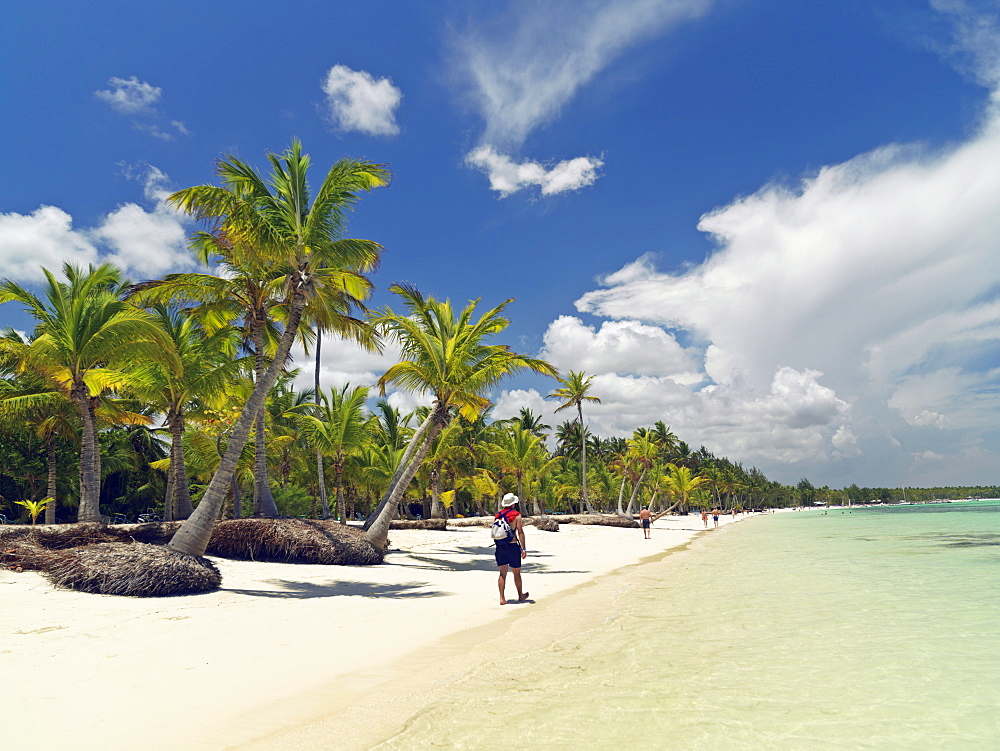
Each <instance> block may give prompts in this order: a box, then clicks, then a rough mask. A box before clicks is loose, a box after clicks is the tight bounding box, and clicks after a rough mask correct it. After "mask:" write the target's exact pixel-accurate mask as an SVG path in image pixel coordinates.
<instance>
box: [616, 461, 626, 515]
mask: <svg viewBox="0 0 1000 751" xmlns="http://www.w3.org/2000/svg"><path fill="white" fill-rule="evenodd" d="M624 496H625V474H624V472H623V473H622V484H621V487H620V488H618V516H625V509H623V508H622V498H623V497H624Z"/></svg>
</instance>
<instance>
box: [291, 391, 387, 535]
mask: <svg viewBox="0 0 1000 751" xmlns="http://www.w3.org/2000/svg"><path fill="white" fill-rule="evenodd" d="M367 399H368V389H367V388H365V387H363V386H355V387H354V388H351V387H350V385H349V384H347V385H345V386H344V387H343V388H342V389H340V390H339V391H337V390H335V389H331V390H330V392H329V393H328V394H323V395H322V396H321V397H320V404H319V412H318V416H317V415H315V414H308V413H306V414H303V415H300V416H299V421H300V424H301V425H302V429H303V432H304V433H305V435H306V438H307V439H308V440H309V443H310V444H311V445H312V446H313V447H314V448H315V450H316V451H318V452H319V453H320V454H322V455H323V456H324V457H329V458H330V459H332V460H333V476H334V488H335V491H334V492H335V493H336V495H335V499H336V508H337V518H338V519H340V521H341V522H342V523H343V524H347V514H346V510H345V507H344V467H345V465H346V463H347V460H348V459H349V458H350V456H351V455H353V454H355V453H357V452H359V451H360V450H361V448H362V447H363V446H364V445H365V444H366V443H367V442H368V441H370V440H371V437H372V432H373V426H372V424H371V419H370V418H369V417H368V416H367V415H366V414H365V401H366V400H367ZM322 497H323V498H325V497H326V496H325V494H324V495H323V496H322ZM322 514H323V518H324V519H329V518H330V509H329V506H324V507H323V511H322Z"/></svg>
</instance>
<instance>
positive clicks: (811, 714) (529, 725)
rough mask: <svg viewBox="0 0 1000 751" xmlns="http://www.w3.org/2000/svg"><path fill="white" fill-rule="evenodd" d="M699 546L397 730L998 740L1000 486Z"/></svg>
mask: <svg viewBox="0 0 1000 751" xmlns="http://www.w3.org/2000/svg"><path fill="white" fill-rule="evenodd" d="M695 548H696V549H693V550H689V551H683V552H680V553H675V554H673V555H671V556H668V557H667V559H665V560H664V561H661V562H654V563H649V564H645V565H643V566H641V567H639V568H638V569H637V570H636V572H635V573H634V575H631V576H630V577H629V579H628V582H629V586H628V587H627V591H625V592H624V593H622V594H621V596H620V597H618V598H617V599H616V600H615V603H614V610H613V612H610V613H608V618H607V620H606V622H605V623H603V625H601V626H599V627H597V628H592V629H590V630H588V631H586V632H583V633H579V634H573V635H568V636H567V637H565V638H563V639H560V640H559V641H558V642H557V643H556V644H554V645H552V646H551V647H550V648H549V649H546V650H542V651H541V652H536V653H534V654H532V655H530V656H529V657H527V658H524V659H521V660H520V661H519V662H518V664H516V665H512V666H507V667H508V668H509V673H507V674H503V675H501V674H498V673H496V672H495V671H493V672H491V670H489V669H486V668H485V667H484V669H483V670H478V671H476V674H474V675H472V676H469V677H467V678H466V679H464V680H462V681H461V682H459V683H458V684H456V686H455V687H454V689H453V690H451V691H450V693H449V695H448V696H447V697H446V698H445V699H444V700H441V701H438V702H437V703H435V704H434V705H432V706H430V707H429V708H428V709H427V710H426V711H424V712H422V713H420V714H419V715H418V716H417V717H415V718H413V719H412V720H411V721H410V723H409V724H408V726H407V728H406V730H405V731H404V732H403V733H401V734H400V735H399V736H397V737H396V738H394V739H392V740H391V741H389V742H388V743H387V744H385V747H386V748H404V749H410V748H470V749H491V748H498V749H499V748H507V747H509V746H512V745H513V746H526V747H534V748H545V749H569V748H578V747H580V745H581V744H586V745H587V746H589V747H591V748H621V747H626V748H628V747H631V748H634V749H675V748H677V749H689V748H690V749H736V748H751V749H758V748H759V749H765V748H766V749H826V748H829V749H856V748H872V749H883V748H884V749H925V748H947V749H960V748H969V749H996V748H1000V503H997V502H975V503H963V504H939V505H918V506H896V507H888V508H880V509H853V510H845V511H844V512H841V511H840V510H839V509H831V510H830V511H829V512H828V513H826V514H823V512H821V511H808V512H800V513H787V514H775V515H773V516H770V517H768V518H766V519H757V520H748V521H747V522H746V523H741V524H739V525H735V526H733V527H730V528H727V529H724V530H722V531H721V532H720V533H709V535H707V536H706V537H705V538H704V544H702V543H701V542H699V543H696V544H695ZM567 633H568V634H572V624H567Z"/></svg>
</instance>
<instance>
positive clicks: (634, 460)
mask: <svg viewBox="0 0 1000 751" xmlns="http://www.w3.org/2000/svg"><path fill="white" fill-rule="evenodd" d="M637 433H638V434H637V435H636V436H635V437H634V438H632V439H631V440H630V441H629V442H628V452H627V456H628V458H629V461H630V465H631V466H632V468H633V471H635V470H638V472H639V477H638V478H637V479H636V481H635V485H633V486H632V495H631V496H630V497H629V501H628V508H627V509H626V510H625V513H624V516H632V513H633V512H634V510H635V501H636V498H638V497H639V489H640V488H641V487H642V482H643V480H645V479H646V474H647V473H648V472H649V469H650V467H652V466H653V462H654V461H655V460H656V455H657V454H658V453H659V446H657V445H656V442H655V441H653V440H652V439H651V438H649V437H648V435H646V434H642V433H640V432H638V431H637ZM618 513H619V514H621V513H622V510H621V499H619V502H618Z"/></svg>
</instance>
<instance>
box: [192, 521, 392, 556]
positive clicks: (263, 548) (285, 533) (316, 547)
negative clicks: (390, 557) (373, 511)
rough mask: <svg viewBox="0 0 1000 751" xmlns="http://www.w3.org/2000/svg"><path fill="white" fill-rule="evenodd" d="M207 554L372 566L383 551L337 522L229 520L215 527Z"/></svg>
mask: <svg viewBox="0 0 1000 751" xmlns="http://www.w3.org/2000/svg"><path fill="white" fill-rule="evenodd" d="M206 552H207V553H208V555H217V556H219V557H221V558H236V559H239V560H249V561H273V562H277V563H323V564H332V565H340V566H371V565H375V564H379V563H382V559H383V557H384V555H385V554H384V552H383V551H381V550H379V549H377V548H375V547H373V546H372V544H371V543H370V542H368V540H366V539H365V536H364V532H362V531H361V530H360V529H358V528H356V527H349V526H347V525H344V524H340V523H338V522H336V521H317V520H314V519H229V520H226V521H221V522H219V523H218V524H216V525H215V530H214V531H213V532H212V539H211V541H209V543H208V550H207V551H206Z"/></svg>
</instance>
